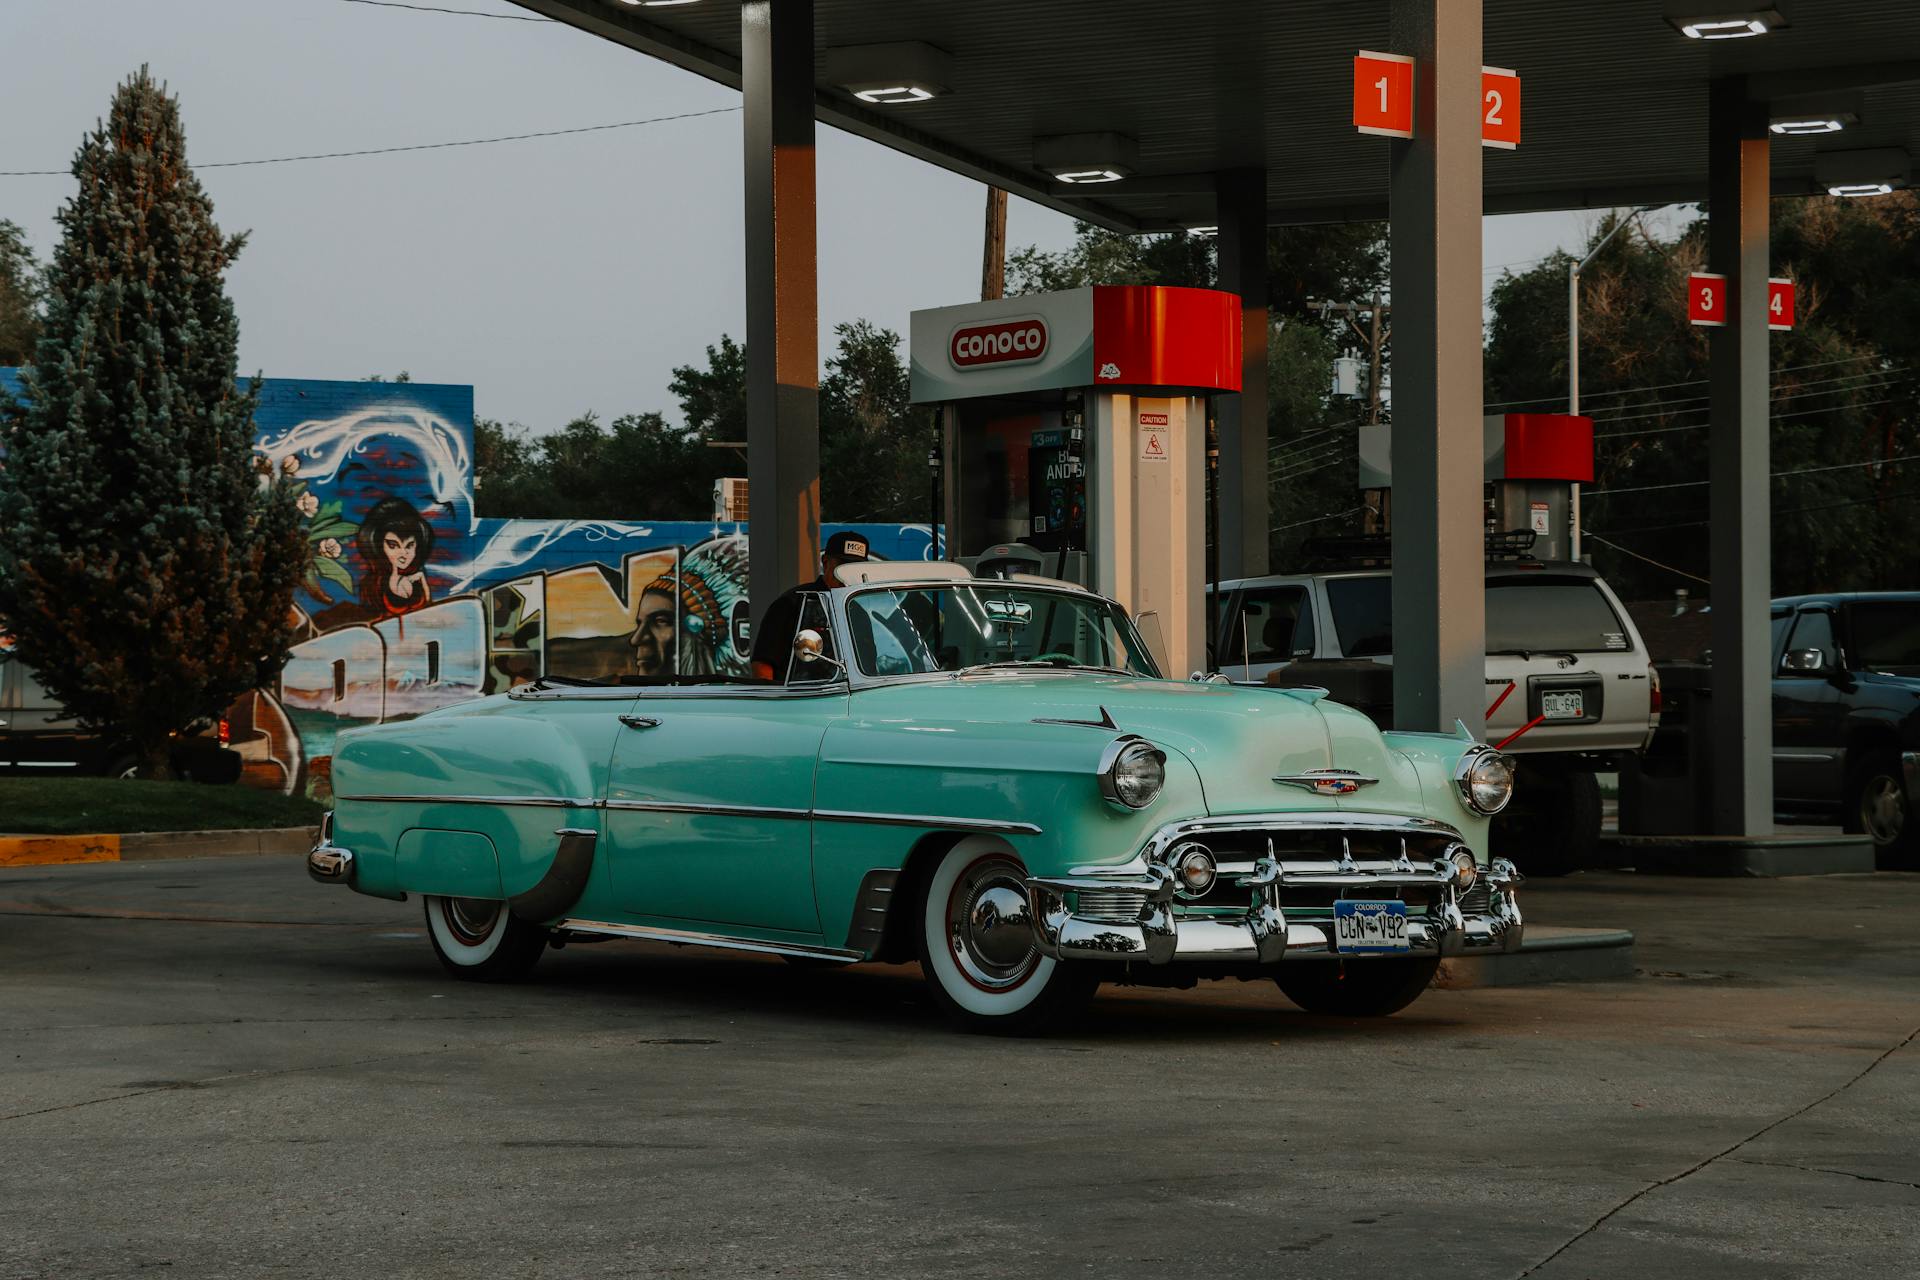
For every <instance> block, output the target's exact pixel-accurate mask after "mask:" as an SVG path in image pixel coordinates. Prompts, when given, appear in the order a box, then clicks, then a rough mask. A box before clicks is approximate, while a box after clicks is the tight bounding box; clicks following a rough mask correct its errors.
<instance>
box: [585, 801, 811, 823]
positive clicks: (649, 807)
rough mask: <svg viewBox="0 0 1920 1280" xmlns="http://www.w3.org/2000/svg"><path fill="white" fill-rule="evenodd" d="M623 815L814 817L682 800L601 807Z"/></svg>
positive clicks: (800, 812)
mask: <svg viewBox="0 0 1920 1280" xmlns="http://www.w3.org/2000/svg"><path fill="white" fill-rule="evenodd" d="M601 807H602V808H605V809H613V810H619V811H621V812H623V813H692V814H703V815H706V816H709V817H723V818H794V819H799V820H802V821H804V820H805V819H807V818H809V817H812V816H813V815H812V814H811V813H809V812H808V811H807V810H805V809H776V808H773V807H771V806H769V805H756V804H696V803H693V802H691V801H680V800H609V801H607V802H606V803H605V804H604V805H602V806H601Z"/></svg>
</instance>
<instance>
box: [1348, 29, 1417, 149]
mask: <svg viewBox="0 0 1920 1280" xmlns="http://www.w3.org/2000/svg"><path fill="white" fill-rule="evenodd" d="M1353 127H1354V128H1356V129H1358V130H1359V131H1360V132H1361V133H1374V134H1379V135H1381V136H1382V137H1387V138H1411V137H1412V136H1413V59H1412V58H1409V57H1407V56H1406V55H1405V54H1400V53H1372V52H1369V51H1368V50H1365V49H1362V50H1361V51H1360V52H1359V53H1358V54H1357V55H1355V57H1354V59H1353Z"/></svg>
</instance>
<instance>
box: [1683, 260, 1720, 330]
mask: <svg viewBox="0 0 1920 1280" xmlns="http://www.w3.org/2000/svg"><path fill="white" fill-rule="evenodd" d="M1687 321H1688V322H1689V323H1690V324H1704V325H1713V326H1715V327H1718V326H1720V325H1724V324H1726V322H1727V278H1726V277H1725V276H1717V275H1709V274H1708V273H1707V272H1704V271H1696V272H1694V273H1693V274H1692V275H1690V276H1688V277H1687Z"/></svg>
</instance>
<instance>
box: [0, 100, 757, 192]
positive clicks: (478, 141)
mask: <svg viewBox="0 0 1920 1280" xmlns="http://www.w3.org/2000/svg"><path fill="white" fill-rule="evenodd" d="M738 110H740V108H739V107H709V108H708V109H707V110H705V111H680V112H676V113H674V114H673V115H669V116H649V117H648V118H646V119H645V120H618V121H615V122H614V123H612V124H589V125H581V126H580V127H578V128H574V129H542V130H541V131H540V132H538V133H509V134H503V135H501V136H500V137H497V138H467V139H464V140H462V141H459V142H416V143H413V144H412V145H410V146H404V147H370V148H368V149H366V150H364V151H322V152H316V153H314V154H311V155H299V156H271V157H268V158H266V159H262V160H221V161H216V162H214V163H212V164H196V165H194V166H193V168H194V169H196V170H199V169H238V168H242V167H244V166H247V165H258V164H293V163H295V162H297V161H301V160H344V159H346V158H348V157H350V156H388V155H393V154H395V153H396V152H401V151H439V150H443V149H445V148H447V147H484V146H488V145H490V144H492V143H495V142H525V141H527V140H528V139H530V138H562V137H566V136H568V135H570V134H576V133H601V132H604V131H605V130H608V129H634V128H638V127H639V126H641V125H644V124H665V123H666V122H668V121H669V120H692V119H695V118H697V117H699V116H717V115H725V114H726V113H728V112H730V111H738ZM70 172H72V171H71V170H69V169H0V178H45V177H64V176H65V175H66V174H68V173H70Z"/></svg>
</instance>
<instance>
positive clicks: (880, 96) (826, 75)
mask: <svg viewBox="0 0 1920 1280" xmlns="http://www.w3.org/2000/svg"><path fill="white" fill-rule="evenodd" d="M820 78H821V79H822V80H824V81H826V83H828V84H832V85H838V86H839V87H840V88H842V89H844V90H846V91H847V92H848V93H850V94H852V95H853V96H854V97H856V98H858V99H860V101H862V102H866V103H871V104H873V105H874V106H876V107H895V106H904V105H907V104H910V103H915V102H926V101H928V100H929V99H931V98H937V97H939V96H940V95H941V94H943V93H945V92H947V86H949V85H951V84H952V83H953V55H951V54H949V53H948V52H947V51H946V50H945V49H936V48H934V47H933V46H932V45H930V44H922V43H921V42H920V41H918V40H902V41H897V42H895V43H892V44H856V45H845V46H842V47H841V48H838V49H823V50H821V51H820Z"/></svg>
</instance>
